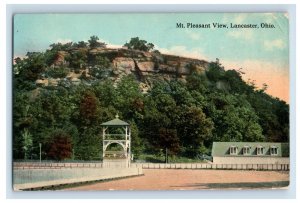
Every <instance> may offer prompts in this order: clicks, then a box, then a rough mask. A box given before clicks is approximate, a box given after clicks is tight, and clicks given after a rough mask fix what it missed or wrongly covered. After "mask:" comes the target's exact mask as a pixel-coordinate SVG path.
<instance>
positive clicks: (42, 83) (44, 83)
mask: <svg viewBox="0 0 300 203" xmlns="http://www.w3.org/2000/svg"><path fill="white" fill-rule="evenodd" d="M35 84H36V85H38V86H48V79H38V80H36V81H35Z"/></svg>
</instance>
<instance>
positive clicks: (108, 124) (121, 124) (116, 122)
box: [101, 115, 129, 126]
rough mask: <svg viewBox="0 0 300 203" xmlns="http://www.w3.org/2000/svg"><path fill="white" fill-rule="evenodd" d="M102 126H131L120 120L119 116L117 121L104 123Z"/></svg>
mask: <svg viewBox="0 0 300 203" xmlns="http://www.w3.org/2000/svg"><path fill="white" fill-rule="evenodd" d="M101 126H129V124H128V123H126V122H125V121H122V120H120V119H119V116H118V115H116V118H115V119H113V120H110V121H107V122H105V123H102V124H101Z"/></svg>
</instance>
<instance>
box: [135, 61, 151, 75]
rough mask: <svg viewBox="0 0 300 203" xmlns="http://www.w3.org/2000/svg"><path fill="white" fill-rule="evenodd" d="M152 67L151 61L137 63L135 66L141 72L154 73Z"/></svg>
mask: <svg viewBox="0 0 300 203" xmlns="http://www.w3.org/2000/svg"><path fill="white" fill-rule="evenodd" d="M154 65H155V64H154V62H153V61H141V62H137V66H138V68H139V69H140V71H142V72H154Z"/></svg>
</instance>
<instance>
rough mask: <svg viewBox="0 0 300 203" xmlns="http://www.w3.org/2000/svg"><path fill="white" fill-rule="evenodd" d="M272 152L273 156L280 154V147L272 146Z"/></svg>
mask: <svg viewBox="0 0 300 203" xmlns="http://www.w3.org/2000/svg"><path fill="white" fill-rule="evenodd" d="M270 151H271V155H277V154H278V147H276V146H272V147H271V150H270Z"/></svg>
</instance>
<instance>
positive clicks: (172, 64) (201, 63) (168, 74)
mask: <svg viewBox="0 0 300 203" xmlns="http://www.w3.org/2000/svg"><path fill="white" fill-rule="evenodd" d="M78 52H81V53H83V54H85V55H87V58H95V57H96V56H100V57H103V58H105V59H107V60H108V61H109V62H108V65H107V66H109V67H106V68H107V70H108V72H109V74H108V77H109V78H110V79H111V80H113V81H116V82H117V81H118V80H120V79H121V78H122V77H123V76H125V75H129V74H134V75H135V76H136V78H137V80H139V82H140V83H141V86H142V87H144V88H146V87H149V86H151V83H152V81H153V79H154V80H171V79H174V78H179V79H181V80H185V77H186V76H187V75H189V74H191V73H192V72H197V73H199V74H201V73H204V72H205V70H206V69H207V68H208V62H207V61H205V60H198V59H192V58H186V57H180V56H174V55H167V54H161V53H159V52H144V51H139V50H130V49H126V48H120V49H112V48H94V49H72V50H69V51H58V52H57V56H56V58H55V60H54V62H53V64H52V65H51V68H52V69H55V68H57V67H59V66H65V67H68V69H69V71H68V74H67V75H66V77H65V78H49V77H48V78H47V77H45V78H40V79H38V80H37V81H36V84H37V85H41V86H48V85H49V86H56V85H57V84H58V83H59V82H60V81H62V80H64V81H69V82H71V83H73V84H79V83H80V82H81V80H82V79H83V78H84V79H89V80H93V79H95V78H94V77H93V76H92V74H91V72H92V71H93V69H95V68H97V64H96V65H95V64H94V65H90V64H89V63H88V62H87V63H84V64H83V65H80V70H77V71H75V70H74V69H73V68H72V66H71V63H72V61H71V60H72V59H70V55H72V54H73V55H74V54H76V53H78ZM87 60H88V59H87ZM83 75H84V77H82V76H83Z"/></svg>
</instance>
